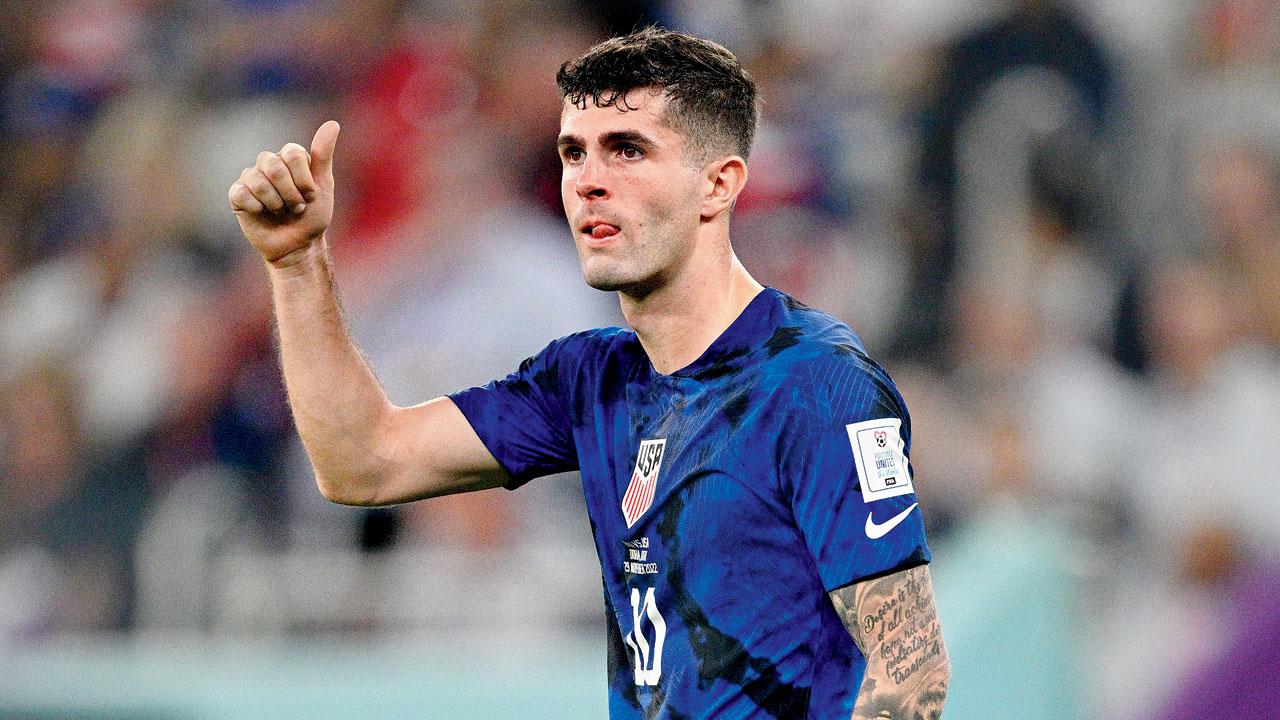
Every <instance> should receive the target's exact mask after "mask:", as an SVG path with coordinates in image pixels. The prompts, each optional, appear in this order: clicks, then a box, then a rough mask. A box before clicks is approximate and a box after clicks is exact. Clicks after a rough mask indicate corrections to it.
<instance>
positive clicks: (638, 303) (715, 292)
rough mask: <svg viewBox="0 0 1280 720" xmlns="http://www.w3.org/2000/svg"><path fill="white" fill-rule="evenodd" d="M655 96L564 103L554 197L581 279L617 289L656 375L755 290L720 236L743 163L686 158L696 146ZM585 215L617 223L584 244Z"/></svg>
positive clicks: (640, 93) (683, 359) (707, 341)
mask: <svg viewBox="0 0 1280 720" xmlns="http://www.w3.org/2000/svg"><path fill="white" fill-rule="evenodd" d="M666 106H667V99H666V97H665V96H664V95H655V94H653V93H651V92H649V91H648V90H644V89H641V90H634V91H632V92H630V93H628V95H627V97H626V101H625V102H620V103H617V104H615V105H612V106H609V107H598V106H596V105H594V104H588V105H587V106H586V107H585V108H579V107H576V106H574V105H572V104H571V103H568V102H566V103H564V107H563V111H562V113H561V116H560V138H559V140H558V142H557V145H558V147H559V150H560V160H561V163H562V166H563V174H562V179H561V184H560V195H561V198H562V199H563V201H564V209H565V216H566V218H567V219H568V221H569V227H570V230H571V231H572V232H573V234H574V242H575V244H576V245H577V248H578V258H579V260H580V261H581V263H582V273H583V277H584V278H585V279H586V281H587V284H589V285H591V286H592V287H595V288H600V289H606V290H616V291H617V292H618V299H619V302H620V303H621V305H622V314H623V316H624V317H626V319H627V323H628V324H629V325H630V326H631V327H632V329H634V330H635V331H636V335H637V336H638V337H639V339H640V344H641V345H642V346H643V347H644V349H645V352H646V353H647V354H648V356H649V358H650V360H651V361H652V362H653V366H654V369H656V370H657V371H658V372H661V373H670V372H672V371H675V370H678V369H680V368H682V367H684V366H685V365H688V364H689V363H691V362H693V361H694V360H696V359H697V358H698V356H699V355H701V354H702V352H703V351H704V350H706V349H707V348H708V347H709V346H710V345H711V343H712V342H713V341H714V340H715V339H716V338H717V337H719V335H720V334H721V333H722V332H724V330H725V329H726V328H728V327H729V325H730V324H731V323H732V322H733V321H734V319H736V318H737V317H738V315H739V314H741V312H742V310H743V309H744V308H745V307H746V306H747V304H748V303H749V302H750V301H751V298H753V297H755V295H756V294H757V293H759V292H760V290H762V289H763V288H762V286H761V285H760V283H758V282H756V281H755V280H754V279H753V278H752V277H751V276H750V275H749V274H748V273H747V271H746V269H745V268H743V267H742V264H741V263H740V262H738V259H737V257H736V256H735V255H734V254H733V249H732V247H731V246H730V244H729V211H730V209H731V208H732V207H733V202H734V201H735V200H736V199H737V197H738V194H739V193H740V192H742V188H743V186H744V185H746V181H747V165H746V162H745V161H744V160H743V159H742V158H741V157H739V156H737V155H733V154H726V155H722V156H720V157H716V158H714V159H712V160H710V161H708V162H706V163H696V161H693V160H692V159H691V158H692V157H694V156H696V155H699V154H702V153H695V152H690V150H691V149H690V148H687V147H686V140H685V138H684V137H683V136H682V135H681V134H680V133H679V132H677V131H676V130H675V129H674V128H672V127H671V126H670V124H669V123H668V122H667V120H666V119H665V115H664V114H665V111H666ZM627 108H630V109H627ZM593 219H598V220H604V221H606V222H608V223H610V224H612V225H615V226H617V227H618V228H619V232H618V233H617V234H616V235H614V236H612V237H610V238H608V240H607V241H605V242H603V243H593V242H591V241H590V239H589V235H588V234H587V233H584V232H582V230H583V226H584V223H587V222H589V221H591V220H593Z"/></svg>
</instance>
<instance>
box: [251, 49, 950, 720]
mask: <svg viewBox="0 0 1280 720" xmlns="http://www.w3.org/2000/svg"><path fill="white" fill-rule="evenodd" d="M557 81H558V84H559V86H560V91H561V93H562V97H563V109H562V114H561V122H560V137H559V140H558V147H559V152H560V158H561V160H562V164H563V177H562V181H561V195H562V198H563V201H564V209H565V215H566V217H567V218H568V221H569V228H570V231H571V233H572V236H573V240H574V242H575V243H576V246H577V250H578V256H579V259H580V261H581V265H582V273H583V275H584V276H585V279H586V282H587V283H588V284H589V285H591V286H592V287H595V288H599V289H602V290H610V291H616V292H617V293H618V298H619V301H620V302H621V305H622V312H623V315H624V316H625V318H626V320H627V324H628V325H629V326H630V328H629V329H623V328H604V329H596V330H588V331H585V332H581V333H578V334H576V335H571V336H569V337H565V338H561V339H558V340H555V341H553V342H551V344H550V345H548V346H547V347H546V348H545V349H544V350H542V351H541V352H540V353H538V354H537V355H535V356H533V357H531V358H529V359H528V360H527V361H525V362H524V363H523V364H522V365H521V366H520V367H519V369H518V370H516V371H515V372H514V373H513V374H512V375H510V376H509V377H507V378H505V379H503V380H498V381H495V382H492V383H489V384H488V385H485V386H484V387H476V388H471V389H468V390H463V391H461V392H458V393H456V394H454V395H451V396H448V397H442V398H437V399H435V400H432V401H430V402H426V403H423V404H421V405H416V406H413V407H407V408H401V407H396V406H393V405H392V404H391V403H390V402H389V401H388V400H387V399H386V396H385V395H384V394H383V392H382V390H381V388H380V387H379V385H378V382H377V380H376V379H375V377H374V375H373V373H372V372H371V371H370V369H369V367H368V366H367V365H366V364H365V362H364V360H363V359H362V357H361V355H360V354H359V352H358V351H357V350H356V348H355V347H354V346H353V345H352V342H351V340H350V339H349V336H348V334H347V332H346V330H345V328H344V325H343V322H342V318H341V315H340V312H339V309H338V303H337V300H336V296H335V291H334V288H333V284H332V277H331V273H330V267H331V266H330V260H329V258H328V254H327V252H326V246H327V242H328V239H327V238H326V236H325V230H326V228H327V227H328V225H329V222H330V219H331V216H332V212H333V194H334V178H333V169H332V162H333V154H334V148H335V145H336V143H337V137H338V130H339V128H338V125H337V123H335V122H333V121H329V122H326V123H325V124H323V125H322V126H321V127H320V129H319V130H318V131H317V132H316V135H315V138H314V139H313V141H312V143H311V150H310V153H308V152H307V150H305V149H304V148H303V147H301V146H300V145H296V144H289V145H285V146H284V147H283V148H282V149H281V150H280V151H279V152H278V153H273V152H263V153H261V154H260V155H259V156H258V159H257V162H256V164H255V165H254V167H251V168H247V169H246V170H245V171H244V172H243V173H242V174H241V176H240V178H239V180H238V181H236V182H235V183H234V184H233V185H232V186H231V189H230V191H229V199H230V203H231V207H232V209H233V210H234V211H235V215H236V217H237V218H238V220H239V222H240V226H241V229H242V230H243V232H244V234H245V236H246V237H247V238H248V239H249V240H250V241H251V242H252V243H253V245H254V247H255V248H256V249H257V250H258V251H259V252H260V253H261V254H262V256H263V258H264V259H265V261H266V264H267V267H268V272H269V275H270V278H271V288H272V294H273V300H274V303H275V309H276V317H277V322H278V324H279V332H280V346H281V347H280V352H281V357H282V364H283V368H284V375H285V381H286V385H287V387H288V390H289V399H290V403H291V405H292V408H293V413H294V418H295V421H296V424H297V427H298V431H299V433H300V434H301V436H302V440H303V443H304V445H305V446H306V449H307V453H308V455H309V456H310V459H311V462H312V464H313V466H314V468H315V473H316V480H317V483H318V485H319V487H320V490H321V492H322V493H323V494H324V495H325V497H327V498H329V499H330V500H333V501H335V502H340V503H345V504H351V505H387V504H392V503H401V502H408V501H411V500H419V499H423V498H429V497H433V496H438V495H445V494H449V493H457V492H466V491H470V490H479V489H483V488H492V487H499V486H501V487H506V488H509V489H514V488H517V487H519V486H520V485H522V484H524V483H525V482H528V481H529V480H531V479H533V478H535V477H538V476H540V475H546V474H550V473H557V472H562V471H566V470H574V469H577V470H580V471H581V475H582V485H583V490H584V493H585V497H586V504H587V509H588V512H589V514H590V520H591V527H592V531H593V534H594V537H595V544H596V550H597V552H598V554H599V558H600V564H601V570H602V574H603V580H604V598H605V606H606V609H607V626H608V628H609V640H608V651H609V652H608V655H609V709H610V717H612V718H641V717H643V718H672V719H674V718H692V717H700V718H766V717H774V718H842V719H843V718H849V717H853V718H883V717H892V718H936V717H938V716H939V714H940V712H941V708H942V702H943V699H944V697H945V694H946V688H947V683H948V680H949V676H950V670H949V664H948V659H947V653H946V649H945V647H944V646H943V643H942V635H941V630H940V626H939V622H938V617H937V612H936V610H935V605H934V598H933V590H932V585H931V583H930V579H929V570H928V566H927V563H928V562H929V559H930V554H929V549H928V546H927V545H926V543H925V538H924V531H923V526H922V523H921V518H920V510H919V508H918V505H917V503H916V499H915V494H914V489H913V486H912V471H911V468H910V465H909V462H908V459H907V454H908V451H909V445H910V439H911V438H910V435H911V425H910V419H909V417H908V415H907V410H906V406H905V405H904V403H903V400H902V398H901V397H900V396H899V394H898V391H897V389H896V388H895V387H894V384H893V381H892V380H890V379H889V376H888V375H887V374H886V373H885V371H884V370H883V369H882V368H881V367H880V366H879V365H877V364H876V363H875V362H874V361H873V360H871V358H869V357H868V356H867V353H866V350H865V349H864V348H863V346H862V343H861V342H860V341H859V340H858V338H857V337H856V336H855V335H854V333H853V332H852V331H851V330H850V329H849V328H848V327H846V326H845V325H843V324H841V323H840V322H838V321H836V320H835V319H833V318H831V317H830V316H828V315H826V314H824V313H822V312H819V311H817V310H814V309H811V308H808V307H806V306H805V305H803V304H801V303H800V302H798V301H796V300H795V299H793V298H791V297H789V296H788V295H786V294H784V293H782V292H779V291H778V290H774V289H771V288H764V287H762V286H761V285H760V284H759V283H757V282H756V281H755V280H754V279H752V277H751V276H750V275H749V274H748V273H747V271H746V269H744V268H743V266H742V265H741V264H740V263H739V262H738V261H737V259H736V257H735V256H734V253H733V249H732V246H731V244H730V241H729V219H730V214H731V212H732V209H733V204H734V200H735V199H736V198H737V197H738V193H739V192H741V190H742V188H743V185H744V184H745V183H746V181H747V157H748V154H749V152H750V149H751V142H752V136H753V134H754V131H755V126H756V118H757V113H758V111H757V103H756V90H755V85H754V83H753V82H752V80H751V79H750V78H749V77H748V76H747V74H746V73H745V72H744V71H743V69H742V67H741V66H740V65H739V63H738V61H737V59H736V58H735V57H734V56H733V55H732V54H731V53H730V52H729V51H728V50H726V49H725V48H723V47H721V46H719V45H716V44H714V43H711V42H708V41H705V40H701V39H698V38H695V37H692V36H689V35H684V34H679V33H673V32H668V31H664V30H658V29H648V30H643V31H640V32H638V33H635V34H632V35H629V36H626V37H621V38H615V39H612V40H608V41H606V42H603V43H601V44H599V45H597V46H596V47H594V48H592V49H591V50H589V51H588V52H587V53H586V54H585V55H583V56H582V57H580V58H578V59H576V60H573V61H570V62H568V63H565V65H563V66H562V67H561V69H560V72H559V73H558V75H557ZM514 311H517V310H516V309H514V308H513V312H514Z"/></svg>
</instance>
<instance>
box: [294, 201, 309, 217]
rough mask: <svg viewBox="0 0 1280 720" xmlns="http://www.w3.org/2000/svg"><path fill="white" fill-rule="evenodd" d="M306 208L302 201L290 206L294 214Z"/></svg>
mask: <svg viewBox="0 0 1280 720" xmlns="http://www.w3.org/2000/svg"><path fill="white" fill-rule="evenodd" d="M306 209H307V206H306V205H305V204H303V203H298V204H297V205H294V206H293V208H292V210H293V214H295V215H297V214H299V213H301V212H302V211H303V210H306Z"/></svg>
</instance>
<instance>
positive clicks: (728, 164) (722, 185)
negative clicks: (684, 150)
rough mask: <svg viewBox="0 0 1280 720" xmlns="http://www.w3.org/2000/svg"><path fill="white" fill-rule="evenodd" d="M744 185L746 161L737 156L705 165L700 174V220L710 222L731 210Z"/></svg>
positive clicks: (730, 156) (723, 158)
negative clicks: (701, 189)
mask: <svg viewBox="0 0 1280 720" xmlns="http://www.w3.org/2000/svg"><path fill="white" fill-rule="evenodd" d="M746 184H747V161H745V160H743V159H742V158H741V157H738V156H737V155H729V156H726V157H722V158H720V159H718V160H716V161H714V162H712V163H710V164H709V165H707V166H706V167H705V168H704V169H703V174H702V188H703V196H702V219H703V220H711V219H712V218H715V217H716V216H717V215H719V214H720V213H723V212H725V211H727V210H729V209H731V208H732V207H733V203H734V202H735V201H736V200H737V199H738V193H740V192H742V188H743V187H745V186H746Z"/></svg>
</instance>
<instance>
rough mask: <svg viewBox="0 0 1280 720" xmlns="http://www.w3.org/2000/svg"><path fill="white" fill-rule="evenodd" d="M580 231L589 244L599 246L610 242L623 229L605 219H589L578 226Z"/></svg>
mask: <svg viewBox="0 0 1280 720" xmlns="http://www.w3.org/2000/svg"><path fill="white" fill-rule="evenodd" d="M578 232H580V233H581V234H582V235H583V239H584V240H585V241H586V243H587V245H590V246H592V247H599V246H601V245H604V244H606V243H608V241H609V240H610V239H611V238H613V237H614V236H615V235H617V234H618V233H619V232H621V230H620V229H619V228H618V226H617V225H614V224H612V223H607V222H605V221H603V220H588V221H587V222H585V223H583V224H582V225H580V226H579V227H578Z"/></svg>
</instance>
